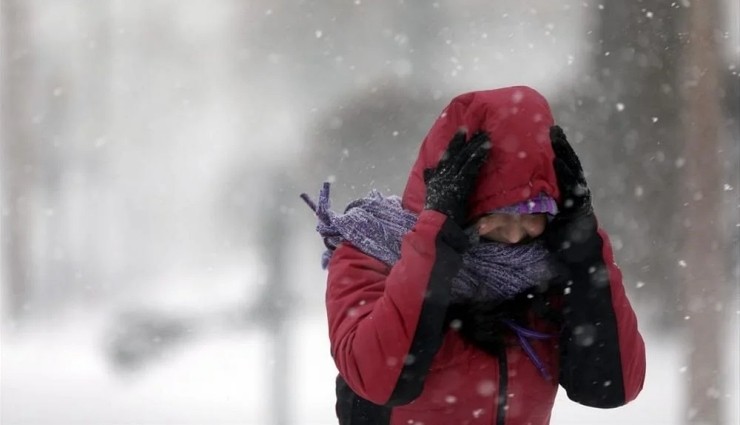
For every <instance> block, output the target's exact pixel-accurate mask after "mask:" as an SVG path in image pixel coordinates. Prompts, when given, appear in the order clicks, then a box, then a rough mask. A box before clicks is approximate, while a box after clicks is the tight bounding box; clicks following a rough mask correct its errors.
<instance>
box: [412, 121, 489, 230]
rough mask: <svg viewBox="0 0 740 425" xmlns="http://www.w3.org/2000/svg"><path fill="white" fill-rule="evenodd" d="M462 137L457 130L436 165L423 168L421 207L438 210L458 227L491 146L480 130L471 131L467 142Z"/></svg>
mask: <svg viewBox="0 0 740 425" xmlns="http://www.w3.org/2000/svg"><path fill="white" fill-rule="evenodd" d="M466 138H467V133H466V132H464V131H458V132H457V133H456V134H455V136H454V137H453V138H452V140H451V141H450V144H449V145H448V146H447V149H446V150H445V152H444V154H443V155H442V159H441V160H440V161H439V163H438V164H437V166H436V167H434V168H428V169H426V170H424V183H426V186H427V194H426V202H425V204H424V209H427V210H436V211H439V212H441V213H443V214H445V215H447V216H448V217H450V218H451V219H452V220H453V221H454V222H455V223H457V224H458V225H459V226H460V227H464V226H465V221H466V220H467V212H468V211H467V204H468V198H469V197H470V195H471V193H472V192H473V188H474V187H475V181H476V179H477V177H478V172H479V171H480V168H481V166H482V165H483V163H484V162H485V160H486V157H487V156H488V152H489V151H490V149H491V142H490V140H489V139H488V135H487V134H486V133H484V132H478V133H476V134H474V135H473V137H471V138H470V141H469V142H466Z"/></svg>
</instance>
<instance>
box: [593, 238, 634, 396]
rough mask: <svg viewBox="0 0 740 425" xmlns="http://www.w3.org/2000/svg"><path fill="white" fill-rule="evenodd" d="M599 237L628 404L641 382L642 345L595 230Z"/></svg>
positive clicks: (606, 247)
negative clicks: (607, 278) (614, 319)
mask: <svg viewBox="0 0 740 425" xmlns="http://www.w3.org/2000/svg"><path fill="white" fill-rule="evenodd" d="M599 235H600V236H601V239H602V240H603V247H602V256H603V258H604V263H605V264H606V267H607V270H608V274H609V289H610V290H611V301H612V306H613V308H614V314H615V316H616V320H617V335H618V338H619V354H620V360H621V363H622V365H621V366H622V380H623V385H624V402H625V403H628V402H630V401H632V400H634V399H635V398H637V395H638V394H639V393H640V391H642V386H643V383H644V382H645V342H644V341H643V339H642V335H640V331H639V330H638V329H637V316H636V315H635V311H634V310H633V309H632V306H631V305H630V302H629V299H627V294H626V293H625V291H624V284H623V283H622V272H621V271H620V270H619V267H617V264H616V262H615V261H614V254H613V253H612V246H611V242H610V241H609V236H608V235H607V234H606V232H605V231H603V230H602V229H599Z"/></svg>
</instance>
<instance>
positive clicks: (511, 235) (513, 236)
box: [504, 226, 527, 244]
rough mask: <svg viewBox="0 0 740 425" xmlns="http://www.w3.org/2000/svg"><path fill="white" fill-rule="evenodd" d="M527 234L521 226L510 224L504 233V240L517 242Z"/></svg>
mask: <svg viewBox="0 0 740 425" xmlns="http://www.w3.org/2000/svg"><path fill="white" fill-rule="evenodd" d="M526 235H527V232H526V231H525V229H524V228H523V227H522V226H511V227H510V228H509V229H508V232H506V234H505V235H504V237H505V238H506V242H508V243H512V244H514V243H519V242H520V241H521V240H522V239H524V237H525V236H526Z"/></svg>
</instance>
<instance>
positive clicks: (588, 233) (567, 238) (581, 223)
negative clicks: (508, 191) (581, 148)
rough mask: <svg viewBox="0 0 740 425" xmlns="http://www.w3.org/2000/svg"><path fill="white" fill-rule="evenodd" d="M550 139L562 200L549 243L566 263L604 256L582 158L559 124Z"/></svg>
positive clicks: (552, 130)
mask: <svg viewBox="0 0 740 425" xmlns="http://www.w3.org/2000/svg"><path fill="white" fill-rule="evenodd" d="M550 141H551V143H552V149H553V151H554V153H555V159H554V160H553V167H554V168H555V175H556V176H557V179H558V188H559V189H560V199H561V200H560V202H559V204H558V210H559V211H558V214H557V215H556V216H555V218H554V219H553V221H552V222H551V223H549V224H548V226H547V227H548V228H547V232H546V234H545V241H546V243H547V246H548V248H549V249H550V251H552V252H554V253H556V254H557V255H558V257H559V258H560V259H561V260H562V261H564V262H565V263H575V262H579V261H583V260H584V259H586V258H591V257H592V256H596V255H601V252H600V251H601V250H600V239H599V238H595V237H594V236H595V234H596V232H597V228H598V226H597V222H596V216H595V215H594V209H593V205H592V203H591V191H590V190H589V188H588V185H587V184H586V178H585V177H584V175H583V167H582V166H581V161H580V160H579V159H578V156H577V155H576V153H575V152H574V151H573V148H572V147H571V146H570V143H568V139H567V138H566V137H565V133H563V129H561V128H560V127H559V126H556V125H555V126H552V127H551V128H550ZM597 242H599V243H598V244H597Z"/></svg>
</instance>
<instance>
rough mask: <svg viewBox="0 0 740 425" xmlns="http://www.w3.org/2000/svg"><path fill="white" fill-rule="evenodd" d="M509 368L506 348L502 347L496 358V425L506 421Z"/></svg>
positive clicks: (502, 424) (501, 424)
mask: <svg viewBox="0 0 740 425" xmlns="http://www.w3.org/2000/svg"><path fill="white" fill-rule="evenodd" d="M508 380H509V368H508V365H507V364H506V347H502V349H501V352H500V354H499V356H498V397H497V398H496V399H497V400H498V403H497V404H498V408H497V410H496V425H504V422H505V420H506V405H507V403H508V402H509V396H508V394H507V391H508V390H507V388H506V387H507V385H508V382H507V381H508Z"/></svg>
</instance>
